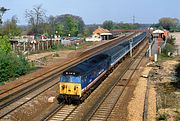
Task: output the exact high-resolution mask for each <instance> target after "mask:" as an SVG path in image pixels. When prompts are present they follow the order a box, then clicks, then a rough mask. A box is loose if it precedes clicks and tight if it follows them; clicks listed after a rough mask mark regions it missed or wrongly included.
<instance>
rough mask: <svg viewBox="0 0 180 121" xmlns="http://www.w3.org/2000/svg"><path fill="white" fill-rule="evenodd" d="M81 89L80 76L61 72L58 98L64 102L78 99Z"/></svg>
mask: <svg viewBox="0 0 180 121" xmlns="http://www.w3.org/2000/svg"><path fill="white" fill-rule="evenodd" d="M81 89H82V88H81V77H79V76H74V75H70V74H69V73H68V74H63V75H61V77H60V83H59V97H58V100H59V101H60V102H63V101H64V102H66V103H71V102H76V101H79V99H80V97H81Z"/></svg>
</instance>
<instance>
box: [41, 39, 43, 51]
mask: <svg viewBox="0 0 180 121" xmlns="http://www.w3.org/2000/svg"><path fill="white" fill-rule="evenodd" d="M41 42H42V50H44V42H43V41H41Z"/></svg>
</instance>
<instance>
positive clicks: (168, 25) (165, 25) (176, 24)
mask: <svg viewBox="0 0 180 121" xmlns="http://www.w3.org/2000/svg"><path fill="white" fill-rule="evenodd" d="M152 27H156V28H159V29H166V30H168V31H170V32H180V20H179V19H177V18H170V17H162V18H160V19H159V23H157V24H154V25H152Z"/></svg>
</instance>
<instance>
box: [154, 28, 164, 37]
mask: <svg viewBox="0 0 180 121" xmlns="http://www.w3.org/2000/svg"><path fill="white" fill-rule="evenodd" d="M152 34H153V37H154V38H158V37H160V38H162V36H163V34H164V31H162V30H160V29H157V30H155V31H153V32H152Z"/></svg>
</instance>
